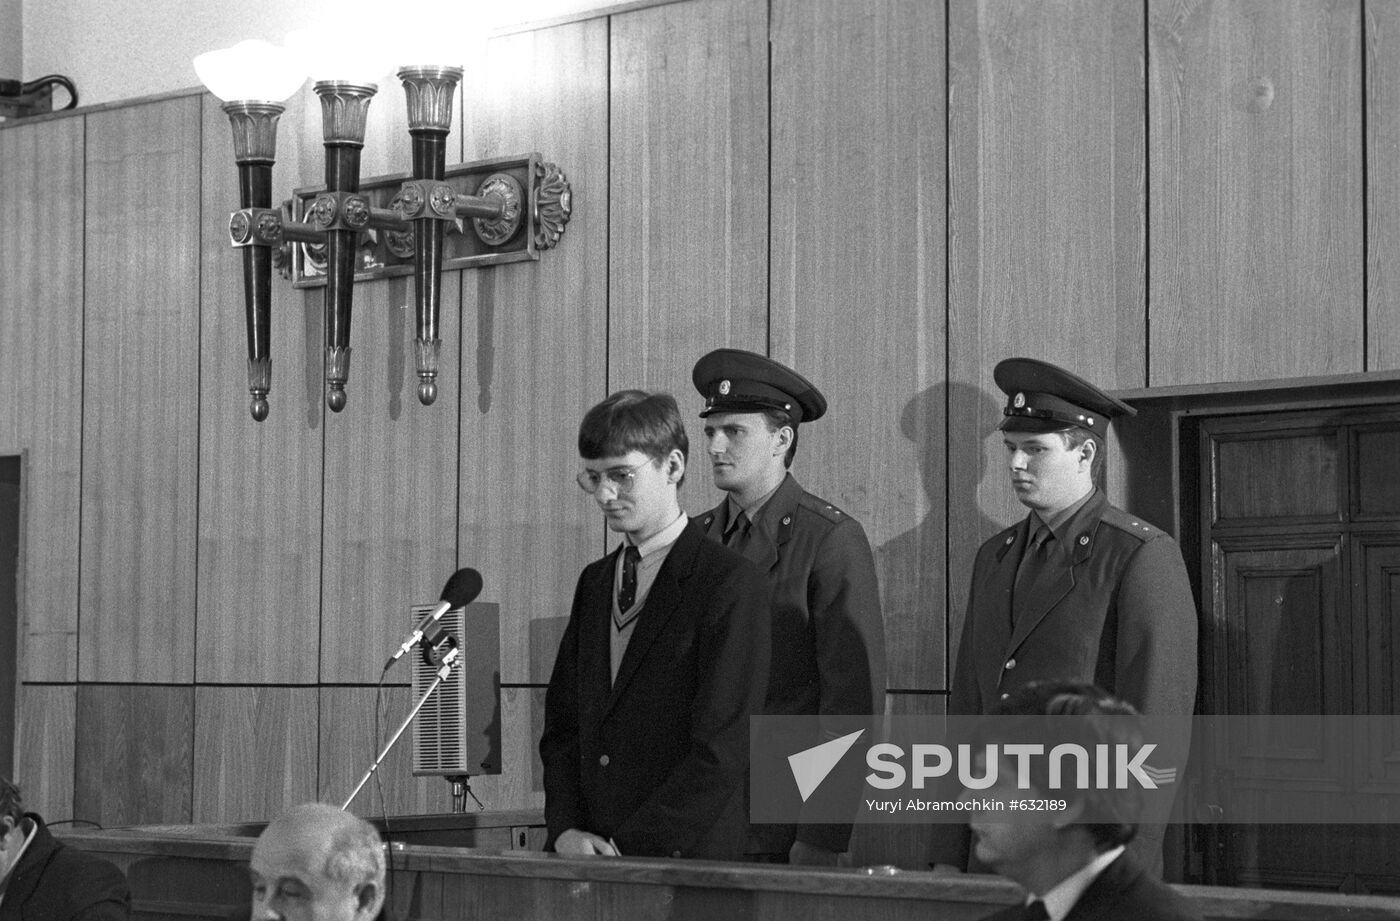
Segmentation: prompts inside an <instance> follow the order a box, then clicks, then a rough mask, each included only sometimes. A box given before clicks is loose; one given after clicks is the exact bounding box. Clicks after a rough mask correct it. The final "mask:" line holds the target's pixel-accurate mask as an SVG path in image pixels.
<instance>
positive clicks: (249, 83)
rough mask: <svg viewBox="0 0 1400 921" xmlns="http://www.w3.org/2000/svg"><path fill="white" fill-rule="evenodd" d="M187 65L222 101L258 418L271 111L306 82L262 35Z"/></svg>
mask: <svg viewBox="0 0 1400 921" xmlns="http://www.w3.org/2000/svg"><path fill="white" fill-rule="evenodd" d="M194 67H195V71H196V72H197V73H198V74H199V78H200V79H201V80H202V81H204V85H205V86H207V87H208V88H209V91H210V92H211V93H213V94H214V95H215V96H217V97H219V98H220V99H222V100H223V101H224V106H223V108H224V112H226V113H227V114H228V118H229V123H230V124H231V125H232V127H233V151H234V160H235V162H236V163H237V164H238V186H239V193H238V194H239V210H238V211H235V212H234V213H233V216H232V217H231V218H230V219H229V233H230V235H231V236H232V237H233V240H234V245H235V246H239V247H241V248H242V249H243V300H244V312H245V317H246V323H247V328H248V392H249V394H251V396H252V405H251V410H252V414H253V418H254V419H257V420H258V421H259V422H261V421H262V420H263V419H266V418H267V411H268V406H267V394H268V391H269V390H271V389H272V349H271V340H272V333H271V326H272V248H273V247H274V246H276V245H278V244H279V243H280V242H281V236H282V225H281V222H280V220H279V216H278V214H277V212H275V211H273V210H272V165H273V163H274V162H275V161H276V159H277V156H276V154H277V117H278V116H279V115H281V114H282V112H283V111H285V109H286V107H285V106H284V105H283V104H282V103H283V101H284V100H286V99H287V98H288V97H289V96H291V95H292V94H293V93H295V92H296V91H297V89H298V88H299V87H300V86H301V85H302V84H303V83H305V82H306V72H305V71H304V70H302V69H301V68H300V67H299V66H298V65H297V62H296V59H295V58H294V57H293V56H292V55H291V53H290V52H288V51H287V50H286V49H285V48H279V47H277V46H275V45H272V44H270V43H268V42H263V41H247V42H241V43H239V44H237V45H235V46H233V47H232V48H224V49H221V50H219V51H211V52H208V53H207V54H201V55H200V56H199V57H197V58H195V59H194Z"/></svg>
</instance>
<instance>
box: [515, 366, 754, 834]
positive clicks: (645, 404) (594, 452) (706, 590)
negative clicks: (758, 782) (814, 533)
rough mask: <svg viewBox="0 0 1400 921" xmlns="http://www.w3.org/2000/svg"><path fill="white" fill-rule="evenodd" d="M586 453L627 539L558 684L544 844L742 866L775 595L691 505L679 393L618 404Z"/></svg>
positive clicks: (594, 425)
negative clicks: (752, 733)
mask: <svg viewBox="0 0 1400 921" xmlns="http://www.w3.org/2000/svg"><path fill="white" fill-rule="evenodd" d="M578 443H579V455H580V457H581V458H582V462H583V469H582V471H580V473H579V474H578V482H579V486H580V487H582V489H583V490H584V492H586V493H588V494H589V495H591V496H592V497H593V499H594V501H595V502H596V503H597V504H598V508H599V509H600V510H601V511H602V512H603V515H604V518H605V520H606V521H607V525H608V527H609V528H610V529H611V530H613V531H616V532H618V533H619V534H621V535H622V536H623V543H622V545H621V546H619V547H618V548H617V550H615V551H614V552H612V553H610V554H608V555H607V556H605V557H604V558H603V559H601V560H599V561H597V562H595V563H592V564H590V565H589V566H588V567H587V568H586V569H584V571H583V574H582V575H581V576H580V577H579V582H578V588H577V590H576V592H575V594H574V603H573V611H572V613H571V615H570V617H569V625H568V627H567V628H566V629H565V632H564V638H563V640H562V642H561V643H560V646H559V653H558V656H557V658H556V659H555V662H554V672H553V674H552V675H551V677H550V680H549V690H548V692H547V693H546V697H545V726H544V734H543V735H542V737H541V739H540V756H541V758H542V760H543V762H544V788H545V820H546V824H547V825H548V840H547V842H546V848H547V849H552V850H554V851H557V852H558V853H560V854H567V855H573V856H582V855H590V854H597V855H604V856H616V855H621V854H626V855H634V856H665V857H700V858H707V859H712V860H732V859H738V858H739V857H740V856H742V854H743V849H744V837H745V833H746V830H747V828H748V815H747V810H746V807H745V802H746V799H745V795H744V791H745V788H746V786H747V782H748V752H749V745H748V740H749V716H750V715H751V714H755V713H759V712H761V708H762V704H763V693H764V690H765V688H766V687H767V684H768V643H769V607H768V589H767V586H766V584H765V583H764V580H763V576H762V574H761V573H760V572H759V571H758V570H757V569H756V568H755V567H754V566H753V564H751V563H749V562H748V561H747V560H745V559H744V558H743V557H741V556H739V555H738V554H737V553H734V552H733V551H731V550H728V549H726V548H725V547H722V546H720V545H718V544H715V543H714V542H712V541H710V540H707V539H706V538H705V536H704V534H703V533H702V531H701V529H700V527H699V526H698V525H697V524H694V523H692V522H690V521H689V519H687V518H686V516H685V514H684V513H683V512H682V511H681V509H680V502H679V498H678V490H679V488H680V485H681V482H682V481H683V479H684V478H685V466H686V459H687V454H688V452H689V441H688V439H687V437H686V434H685V427H684V426H683V425H682V423H681V419H680V413H679V410H678V409H677V408H676V401H675V400H674V399H673V398H672V397H671V396H669V395H668V394H649V393H645V392H642V391H638V390H627V391H622V392H619V393H615V394H613V395H612V396H611V397H609V398H608V399H606V400H604V401H603V402H602V403H600V404H598V405H597V406H595V407H593V408H592V409H591V410H589V411H588V414H587V415H586V416H585V417H584V420H583V424H582V425H581V426H580V428H579V442H578Z"/></svg>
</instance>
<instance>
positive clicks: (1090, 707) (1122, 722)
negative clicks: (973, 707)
mask: <svg viewBox="0 0 1400 921" xmlns="http://www.w3.org/2000/svg"><path fill="white" fill-rule="evenodd" d="M987 715H988V716H991V717H1002V718H1005V717H1026V718H1028V719H1036V720H1038V719H1039V718H1041V717H1075V718H1076V719H1074V720H1073V721H1064V720H1057V721H1056V722H1057V723H1058V725H1057V726H1056V727H1055V729H1054V730H1052V731H1053V732H1054V734H1055V736H1054V737H1056V738H1062V739H1065V740H1072V741H1077V742H1080V743H1081V744H1082V745H1083V746H1084V748H1085V749H1086V750H1087V751H1089V752H1096V751H1097V750H1098V749H1097V746H1099V745H1107V746H1109V749H1112V747H1113V746H1115V745H1120V744H1126V745H1136V746H1141V745H1142V742H1143V734H1142V726H1141V722H1140V720H1139V714H1138V711H1137V710H1136V709H1134V708H1133V706H1132V704H1130V703H1128V702H1127V701H1124V700H1120V699H1119V698H1117V697H1114V696H1113V695H1112V694H1110V693H1108V692H1107V691H1105V690H1104V689H1103V688H1100V687H1098V686H1097V685H1093V684H1087V683H1083V682H1075V681H1033V682H1031V683H1030V684H1027V685H1025V686H1023V687H1021V688H1018V689H1017V690H1015V691H1012V692H1011V693H1010V694H1009V695H1008V696H1006V697H1004V698H1003V699H1001V700H999V701H997V702H996V704H994V705H993V706H992V708H991V709H990V710H989V711H988V714H987ZM992 722H993V723H995V722H996V721H995V720H993V721H992ZM1047 725H1048V724H1047ZM1066 726H1068V727H1069V729H1068V731H1066V730H1065V727H1066ZM993 732H995V730H993ZM989 735H990V734H989ZM984 740H988V739H986V737H984ZM1031 782H1032V783H1034V784H1035V786H1037V787H1038V788H1040V789H1041V790H1043V791H1044V790H1049V788H1050V785H1049V782H1048V777H1047V776H1046V770H1045V763H1044V762H1040V763H1039V765H1038V767H1036V768H1033V769H1032V776H1031ZM1064 793H1065V795H1066V797H1067V798H1069V799H1071V800H1079V801H1081V802H1082V803H1083V804H1084V807H1085V810H1084V812H1085V815H1087V816H1089V817H1090V821H1087V822H1084V823H1082V824H1081V825H1080V827H1081V828H1084V829H1086V830H1087V831H1088V832H1089V834H1090V835H1091V836H1092V837H1093V839H1094V845H1095V847H1096V848H1097V849H1098V850H1099V851H1100V852H1103V851H1106V850H1109V849H1110V848H1114V847H1117V846H1118V845H1120V844H1127V843H1128V842H1129V841H1131V840H1132V839H1133V836H1134V835H1136V834H1137V825H1138V819H1139V818H1140V816H1141V814H1142V806H1143V803H1142V798H1141V796H1140V795H1138V794H1137V793H1136V792H1135V791H1134V790H1133V789H1132V788H1129V789H1127V790H1098V789H1093V788H1090V789H1087V790H1072V789H1071V790H1066V791H1064Z"/></svg>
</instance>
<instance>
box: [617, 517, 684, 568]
mask: <svg viewBox="0 0 1400 921" xmlns="http://www.w3.org/2000/svg"><path fill="white" fill-rule="evenodd" d="M689 523H690V519H689V518H687V517H686V516H685V512H680V513H679V514H677V515H676V520H675V521H673V522H671V523H670V524H668V525H666V527H664V528H662V529H661V530H660V531H657V532H656V533H655V534H653V535H652V536H651V537H648V538H647V539H646V540H644V541H642V542H641V543H640V544H636V547H637V553H638V554H639V555H640V556H641V557H642V558H643V559H645V558H646V557H647V556H649V555H651V554H653V553H655V552H656V551H658V550H660V549H661V548H663V547H669V546H671V545H672V544H674V543H675V542H676V541H677V540H679V539H680V536H681V532H682V531H684V530H685V526H686V525H687V524H689ZM627 543H629V544H631V543H632V537H631V535H628V537H627Z"/></svg>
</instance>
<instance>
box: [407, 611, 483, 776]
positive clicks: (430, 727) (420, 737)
mask: <svg viewBox="0 0 1400 921" xmlns="http://www.w3.org/2000/svg"><path fill="white" fill-rule="evenodd" d="M432 609H433V605H427V604H425V605H418V606H416V607H414V608H413V609H412V611H410V612H409V616H410V622H409V623H410V628H412V627H416V626H417V625H418V622H419V621H420V620H422V619H423V618H424V617H425V616H427V614H428V613H429V612H430V611H432ZM438 623H439V626H440V628H441V629H442V630H445V631H446V632H447V633H449V634H451V635H452V636H454V637H457V638H458V639H459V640H461V639H462V638H463V637H465V636H466V630H465V627H466V617H465V609H464V608H454V609H452V610H451V611H448V612H447V613H446V614H444V615H442V620H440V621H439V622H438ZM447 648H450V647H444V650H443V651H444V652H445V651H446V649H447ZM463 652H464V651H463V650H458V654H459V656H462V653H463ZM412 655H413V701H414V703H417V702H418V701H420V700H422V699H423V695H424V694H425V693H427V691H428V689H429V688H430V687H432V684H433V681H434V680H436V678H437V673H438V666H436V665H431V664H429V663H428V662H425V661H424V659H423V644H422V643H421V642H420V643H419V644H418V645H417V646H416V647H414V650H413V653H412ZM465 675H466V664H465V656H462V658H459V659H458V661H457V664H456V665H454V666H453V667H452V672H451V674H449V675H448V676H447V680H446V681H444V682H442V683H441V684H439V685H438V687H437V689H436V690H434V691H433V695H432V696H431V697H429V698H428V700H427V702H426V703H424V704H423V709H421V710H419V711H418V718H417V719H416V720H414V722H413V773H414V774H417V775H424V774H472V773H477V772H476V771H473V770H471V768H469V767H468V765H467V690H466V679H465Z"/></svg>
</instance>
